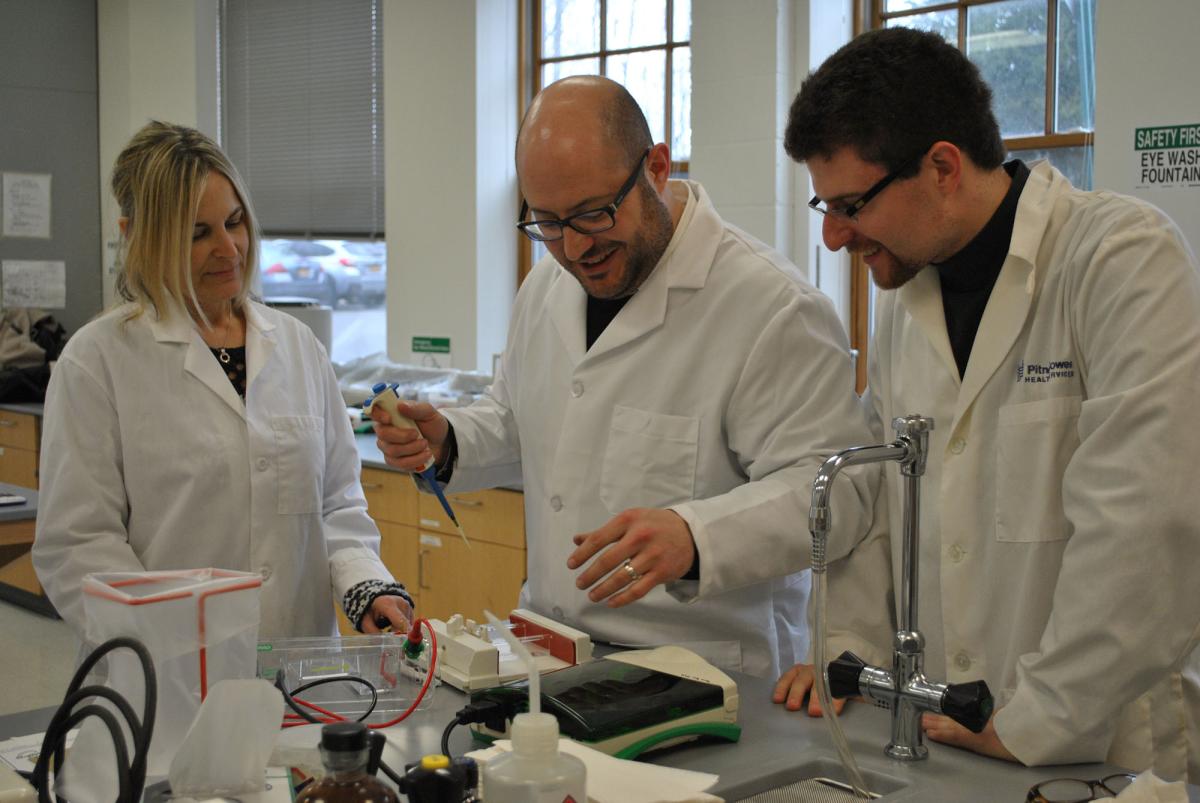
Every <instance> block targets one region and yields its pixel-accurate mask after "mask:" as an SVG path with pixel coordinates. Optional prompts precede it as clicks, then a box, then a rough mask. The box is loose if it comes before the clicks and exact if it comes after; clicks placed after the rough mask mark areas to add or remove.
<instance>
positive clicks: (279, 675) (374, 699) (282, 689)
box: [275, 670, 379, 725]
mask: <svg viewBox="0 0 1200 803" xmlns="http://www.w3.org/2000/svg"><path fill="white" fill-rule="evenodd" d="M342 681H345V682H347V683H358V684H359V685H362V686H366V687H367V689H369V690H370V692H371V704H370V705H369V706H367V710H366V711H365V712H363V714H362V716H360V717H359V718H358V719H356V720H354V721H355V722H365V721H366V719H367V717H369V716H371V712H373V711H374V710H375V706H377V705H379V690H378V689H376V688H375V685H374V684H373V683H371V681H369V680H367V679H366V678H360V677H358V676H357V675H338V676H337V677H327V678H317V679H316V680H313V681H309V682H308V683H305V684H303V685H302V686H297V687H296V688H294V689H292V690H291V691H288V689H287V685H286V684H285V683H284V682H283V671H282V670H280V671H278V672H276V673H275V688H277V689H279V693H280V694H282V695H283V701H284V702H285V703H287V705H288V708H291V709H292V710H293V711H295V712H296V713H297V714H299V715H300V716H301V717H302V718H303V719H306V720H308V721H309V722H312V723H313V724H315V725H325V724H328V723H326V722H325V721H324V720H321V719H317V718H316V717H315V716H313V715H312V714H310V713H309V712H308V711H307V710H306V709H305V708H304V707H302V706H301V705H300V704H299V703H297V702H296V701H295V700H294V699H292V695H295V694H300V693H302V692H306V691H308V690H309V689H312V688H316V687H317V686H324V685H325V684H327V683H340V682H342Z"/></svg>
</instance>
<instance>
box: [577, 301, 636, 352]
mask: <svg viewBox="0 0 1200 803" xmlns="http://www.w3.org/2000/svg"><path fill="white" fill-rule="evenodd" d="M631 298H633V296H625V297H624V298H593V297H592V296H588V297H587V347H588V348H589V349H590V348H591V347H592V344H593V343H595V342H596V341H597V340H599V339H600V335H601V334H603V333H604V330H605V329H607V328H608V325H609V324H610V323H612V322H613V318H615V317H617V313H618V312H620V311H621V308H622V307H624V306H625V304H626V303H627V302H628V301H629V299H631Z"/></svg>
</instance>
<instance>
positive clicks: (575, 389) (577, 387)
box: [571, 382, 583, 399]
mask: <svg viewBox="0 0 1200 803" xmlns="http://www.w3.org/2000/svg"><path fill="white" fill-rule="evenodd" d="M571 395H572V396H574V397H575V398H577V399H578V398H579V397H580V396H582V395H583V383H582V382H572V383H571Z"/></svg>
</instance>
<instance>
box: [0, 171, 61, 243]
mask: <svg viewBox="0 0 1200 803" xmlns="http://www.w3.org/2000/svg"><path fill="white" fill-rule="evenodd" d="M3 191H4V201H3V203H2V204H0V206H3V207H4V236H5V237H41V238H42V239H49V238H50V174H49V173H5V174H4V182H3Z"/></svg>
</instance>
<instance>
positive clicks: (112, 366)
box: [33, 303, 391, 638]
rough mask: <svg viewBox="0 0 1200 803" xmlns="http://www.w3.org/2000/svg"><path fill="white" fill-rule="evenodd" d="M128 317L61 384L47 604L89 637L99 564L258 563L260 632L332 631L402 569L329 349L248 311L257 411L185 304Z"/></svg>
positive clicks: (48, 467) (53, 418)
mask: <svg viewBox="0 0 1200 803" xmlns="http://www.w3.org/2000/svg"><path fill="white" fill-rule="evenodd" d="M128 312H129V308H128V307H123V308H120V309H117V310H114V311H111V312H109V313H107V314H105V315H104V316H102V317H101V318H99V319H97V320H95V321H93V322H91V323H89V324H88V325H87V326H85V327H83V328H82V329H80V330H79V332H78V333H77V334H76V335H75V336H74V337H72V338H71V340H70V341H69V343H68V344H67V347H66V349H65V351H64V352H63V354H62V357H61V358H60V359H59V361H58V363H57V365H56V366H55V368H54V372H53V375H52V377H51V381H50V387H49V389H48V391H47V395H46V408H45V418H44V423H43V430H42V453H41V489H40V494H39V504H38V521H37V535H36V538H35V541H34V545H33V562H34V566H35V568H36V569H37V573H38V577H39V579H40V580H41V582H42V585H43V586H44V587H45V590H46V594H47V596H49V598H50V600H51V602H53V603H54V606H55V607H56V608H57V609H58V611H59V613H60V614H62V616H63V618H64V619H66V620H67V621H68V622H69V623H70V624H71V625H72V626H73V627H74V628H75V629H76V631H77V632H79V633H81V634H82V633H83V632H84V621H83V619H84V612H83V604H82V599H81V594H80V580H81V578H82V577H83V576H84V575H85V574H87V573H89V572H110V571H141V570H144V569H149V570H154V569H182V568H202V567H209V566H212V567H220V568H225V569H236V570H241V571H256V572H259V573H260V574H261V575H262V577H263V585H262V592H261V598H260V601H261V612H262V619H261V624H260V628H259V636H260V638H279V637H288V636H326V635H330V634H332V633H334V632H335V630H336V624H335V618H334V610H333V601H334V600H337V601H338V602H339V603H340V601H341V599H342V595H343V594H344V593H345V591H346V590H347V589H348V588H350V587H351V586H353V585H354V584H356V583H358V582H360V581H362V580H367V579H373V578H377V579H383V580H390V579H391V575H390V574H389V573H388V571H387V569H386V568H384V566H383V564H382V563H381V562H380V560H379V557H378V552H379V532H378V530H377V529H376V527H375V524H374V523H373V522H372V521H371V519H370V518H369V517H368V516H367V512H366V501H365V499H364V497H363V495H362V488H361V485H360V483H359V458H358V453H357V451H356V449H355V446H354V441H353V434H352V432H351V430H350V424H349V419H348V417H347V416H346V413H345V405H344V403H343V401H342V397H341V394H340V393H339V391H338V386H337V381H336V379H335V377H334V375H333V369H332V367H331V366H330V364H329V360H328V358H327V357H326V355H325V352H324V349H323V348H322V347H321V345H320V344H319V343H318V342H317V341H316V338H315V337H314V336H313V334H312V332H311V331H310V330H309V329H308V328H307V327H306V326H304V325H303V324H302V323H300V322H299V321H297V320H296V319H295V318H293V317H291V316H289V315H286V314H283V313H280V312H278V311H276V310H272V309H269V308H267V307H265V306H263V305H261V304H255V303H251V304H249V305H248V307H247V314H246V319H247V320H246V322H247V326H246V352H247V361H248V365H247V370H248V382H247V393H246V402H245V404H243V403H242V400H241V399H240V398H239V397H238V395H237V392H236V391H235V390H234V388H233V384H232V383H231V382H230V380H229V378H228V377H227V376H226V375H225V373H224V371H223V369H222V367H221V365H220V363H218V362H217V360H216V359H215V358H214V357H213V354H212V352H211V351H210V350H209V348H208V346H206V345H205V344H204V342H203V341H202V340H201V339H200V336H199V333H198V332H197V331H196V330H195V328H194V327H193V325H192V323H191V321H190V319H189V318H188V317H187V316H186V315H185V314H183V313H178V312H177V313H176V314H175V315H173V316H171V317H169V318H168V319H167V320H157V319H156V316H155V315H154V314H153V313H152V312H150V313H146V314H144V315H142V316H141V317H138V318H135V319H133V320H131V321H128V322H125V321H124V318H125V316H126V314H127V313H128Z"/></svg>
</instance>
